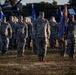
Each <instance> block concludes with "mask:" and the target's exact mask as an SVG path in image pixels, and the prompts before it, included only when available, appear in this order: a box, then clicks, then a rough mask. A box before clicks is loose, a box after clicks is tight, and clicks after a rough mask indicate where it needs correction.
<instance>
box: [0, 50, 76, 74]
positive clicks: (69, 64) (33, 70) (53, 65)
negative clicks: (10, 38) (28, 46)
mask: <svg viewBox="0 0 76 75" xmlns="http://www.w3.org/2000/svg"><path fill="white" fill-rule="evenodd" d="M0 75H76V53H75V54H74V61H70V60H69V59H68V56H66V57H60V55H59V52H58V50H55V49H54V50H48V52H47V56H46V62H44V63H42V62H38V61H37V55H34V54H33V52H32V50H26V51H25V57H17V51H16V50H9V51H8V54H7V55H0Z"/></svg>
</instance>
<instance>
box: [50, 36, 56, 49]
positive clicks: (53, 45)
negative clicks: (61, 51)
mask: <svg viewBox="0 0 76 75" xmlns="http://www.w3.org/2000/svg"><path fill="white" fill-rule="evenodd" d="M56 39H57V38H56V37H55V36H54V35H51V37H50V39H49V41H50V47H51V48H52V47H55V45H56Z"/></svg>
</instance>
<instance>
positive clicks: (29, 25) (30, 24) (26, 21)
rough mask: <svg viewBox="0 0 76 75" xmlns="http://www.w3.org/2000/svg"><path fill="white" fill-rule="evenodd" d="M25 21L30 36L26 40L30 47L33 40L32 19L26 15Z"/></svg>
mask: <svg viewBox="0 0 76 75" xmlns="http://www.w3.org/2000/svg"><path fill="white" fill-rule="evenodd" d="M24 22H25V23H26V24H27V26H28V37H27V40H26V46H27V47H28V48H30V42H31V36H32V26H33V24H32V22H31V19H30V18H29V17H25V18H24Z"/></svg>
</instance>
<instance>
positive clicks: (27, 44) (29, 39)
mask: <svg viewBox="0 0 76 75" xmlns="http://www.w3.org/2000/svg"><path fill="white" fill-rule="evenodd" d="M30 42H31V36H28V37H27V39H26V46H27V47H28V48H30Z"/></svg>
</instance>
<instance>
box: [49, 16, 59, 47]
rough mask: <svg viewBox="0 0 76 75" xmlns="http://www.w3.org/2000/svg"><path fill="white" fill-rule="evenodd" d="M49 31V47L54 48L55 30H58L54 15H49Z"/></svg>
mask: <svg viewBox="0 0 76 75" xmlns="http://www.w3.org/2000/svg"><path fill="white" fill-rule="evenodd" d="M49 23H50V32H51V35H50V39H49V40H50V46H51V48H55V46H56V39H57V34H58V33H57V32H58V25H57V22H56V20H55V17H53V16H52V17H51V20H50V22H49Z"/></svg>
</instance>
